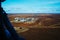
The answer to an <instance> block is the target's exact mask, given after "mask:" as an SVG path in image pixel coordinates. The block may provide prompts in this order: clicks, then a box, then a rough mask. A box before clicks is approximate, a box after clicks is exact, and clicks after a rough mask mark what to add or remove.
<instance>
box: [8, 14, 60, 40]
mask: <svg viewBox="0 0 60 40" xmlns="http://www.w3.org/2000/svg"><path fill="white" fill-rule="evenodd" d="M8 17H9V20H10V21H13V20H14V18H15V17H20V18H27V17H34V18H38V20H36V21H35V22H34V23H31V24H28V23H24V22H23V23H21V22H20V23H15V22H11V23H12V25H13V26H14V27H16V28H15V29H16V31H17V33H18V34H19V35H20V36H23V37H24V38H25V39H26V40H60V37H59V36H60V14H38V15H34V14H10V15H8ZM17 27H23V28H17ZM25 29H28V30H27V31H23V30H25ZM21 31H23V32H21Z"/></svg>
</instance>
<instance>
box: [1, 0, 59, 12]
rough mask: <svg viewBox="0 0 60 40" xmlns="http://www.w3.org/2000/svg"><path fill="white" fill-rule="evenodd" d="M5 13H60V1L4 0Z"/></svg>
mask: <svg viewBox="0 0 60 40" xmlns="http://www.w3.org/2000/svg"><path fill="white" fill-rule="evenodd" d="M2 7H3V8H4V10H5V11H6V13H60V0H6V1H5V2H3V3H2Z"/></svg>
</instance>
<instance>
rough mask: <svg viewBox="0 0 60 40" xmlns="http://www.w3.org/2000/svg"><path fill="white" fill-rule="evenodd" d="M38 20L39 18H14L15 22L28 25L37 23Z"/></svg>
mask: <svg viewBox="0 0 60 40" xmlns="http://www.w3.org/2000/svg"><path fill="white" fill-rule="evenodd" d="M36 20H37V18H33V17H30V18H19V17H15V18H14V21H15V22H26V23H29V22H30V23H31V22H35V21H36Z"/></svg>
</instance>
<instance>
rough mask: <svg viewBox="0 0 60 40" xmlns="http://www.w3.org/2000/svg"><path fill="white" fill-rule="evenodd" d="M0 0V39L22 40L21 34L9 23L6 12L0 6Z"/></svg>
mask: <svg viewBox="0 0 60 40" xmlns="http://www.w3.org/2000/svg"><path fill="white" fill-rule="evenodd" d="M3 1H5V0H1V1H0V40H24V38H22V37H21V36H19V35H18V34H17V33H16V31H15V29H14V28H13V26H12V25H11V23H10V21H9V19H8V17H7V14H6V12H5V11H4V10H3V8H2V7H1V2H3Z"/></svg>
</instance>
